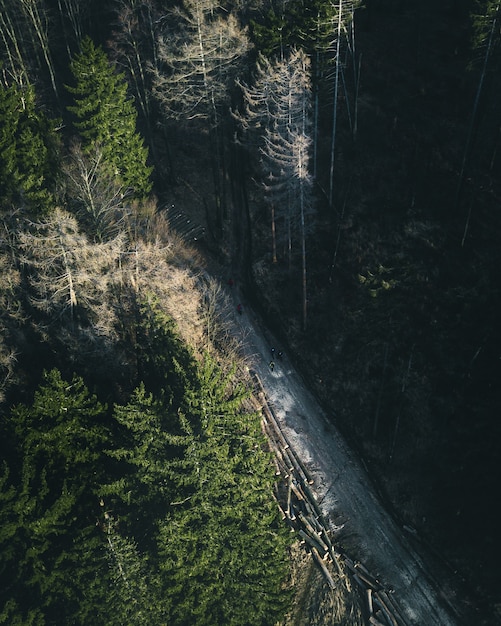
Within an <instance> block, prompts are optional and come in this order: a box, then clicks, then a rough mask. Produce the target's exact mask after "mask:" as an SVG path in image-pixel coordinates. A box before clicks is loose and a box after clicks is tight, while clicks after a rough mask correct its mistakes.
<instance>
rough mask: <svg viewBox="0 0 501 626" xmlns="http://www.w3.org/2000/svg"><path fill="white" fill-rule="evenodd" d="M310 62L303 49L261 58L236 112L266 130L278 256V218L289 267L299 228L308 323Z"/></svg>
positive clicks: (267, 181) (264, 149) (267, 183)
mask: <svg viewBox="0 0 501 626" xmlns="http://www.w3.org/2000/svg"><path fill="white" fill-rule="evenodd" d="M309 72H310V61H309V58H308V57H307V56H306V54H305V53H304V52H303V51H302V50H295V49H293V50H291V52H290V53H289V55H288V56H286V57H284V58H282V59H275V61H273V62H271V61H268V60H266V59H264V58H262V57H261V58H260V59H259V62H258V65H257V69H256V75H255V80H254V84H253V85H252V86H251V87H249V86H246V85H244V84H242V85H241V88H242V91H243V96H244V101H245V109H244V112H243V113H242V114H241V115H238V114H237V118H238V119H240V121H241V123H242V124H243V126H244V128H247V129H249V128H254V129H255V130H258V131H262V143H261V147H260V152H261V156H262V167H263V182H264V188H265V191H266V194H267V198H268V200H269V202H270V204H271V207H272V246H273V258H274V259H275V254H276V244H275V230H276V229H275V217H277V219H278V218H281V219H282V220H283V223H284V225H285V229H284V230H285V232H286V241H287V250H288V257H289V266H290V264H291V258H292V242H293V236H294V233H298V235H299V236H298V238H299V241H300V247H301V259H302V281H301V282H302V292H303V297H302V311H303V315H302V317H303V326H306V319H307V291H306V236H307V234H308V225H309V224H308V222H309V220H308V216H309V215H311V208H312V187H313V179H312V176H311V174H310V171H309V159H310V151H311V121H310V109H311V81H310V75H309Z"/></svg>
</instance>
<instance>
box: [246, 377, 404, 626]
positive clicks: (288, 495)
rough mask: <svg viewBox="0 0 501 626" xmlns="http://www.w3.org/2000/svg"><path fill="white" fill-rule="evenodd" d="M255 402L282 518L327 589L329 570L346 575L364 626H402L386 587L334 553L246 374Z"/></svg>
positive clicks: (299, 473)
mask: <svg viewBox="0 0 501 626" xmlns="http://www.w3.org/2000/svg"><path fill="white" fill-rule="evenodd" d="M250 374H251V377H252V380H253V382H254V385H255V397H256V399H257V401H258V406H259V409H260V410H261V413H262V428H263V432H264V433H265V435H266V437H267V439H268V442H269V446H270V449H271V451H272V453H273V456H274V463H275V468H276V475H277V482H276V483H275V496H276V499H277V503H278V507H279V510H280V513H281V515H282V519H283V520H284V521H285V523H287V524H288V525H289V527H290V528H291V531H292V532H296V533H297V534H298V536H299V537H300V538H301V542H302V543H303V544H304V545H305V546H306V548H307V549H308V551H309V552H310V554H311V555H312V558H313V559H314V561H315V563H316V564H317V565H318V567H319V568H320V570H321V572H322V574H323V575H324V577H325V580H326V582H327V584H328V585H329V587H330V588H331V589H334V588H335V587H336V581H335V579H334V577H333V574H332V570H334V571H335V572H337V574H338V577H339V578H344V577H345V576H350V578H351V579H352V580H353V581H354V582H356V584H357V585H358V586H359V587H360V589H361V592H362V595H363V596H364V597H365V611H366V619H367V624H370V625H371V626H406V622H405V620H404V619H403V617H402V615H401V614H400V612H399V610H398V607H397V606H396V603H395V602H394V600H393V599H392V597H391V596H390V593H389V591H388V590H387V589H385V587H384V585H383V584H382V583H381V582H380V581H379V580H378V579H377V578H376V577H375V576H373V575H372V574H371V573H370V572H369V571H368V570H367V568H365V567H364V566H363V565H362V564H361V563H358V562H354V561H353V560H352V559H350V558H349V557H348V556H347V555H346V554H345V553H344V552H342V551H341V550H339V549H338V550H336V549H335V548H334V545H333V543H332V541H331V539H330V536H329V527H328V524H327V521H326V520H325V518H324V516H323V514H322V511H321V509H320V507H319V505H318V503H317V501H316V498H315V495H314V493H313V491H312V485H313V482H314V481H313V479H312V478H311V475H310V474H309V472H308V470H307V469H306V468H305V467H304V465H303V464H302V462H301V460H300V459H299V458H298V457H297V455H296V454H295V452H294V450H293V449H292V448H291V447H290V445H289V442H288V441H287V438H286V437H285V434H284V432H283V430H282V428H281V426H280V423H279V421H278V419H277V417H276V415H275V412H274V410H273V407H272V406H271V404H270V403H269V401H268V399H267V397H266V393H265V391H264V388H263V385H262V383H261V380H260V378H259V376H258V375H257V373H256V372H254V371H251V372H250Z"/></svg>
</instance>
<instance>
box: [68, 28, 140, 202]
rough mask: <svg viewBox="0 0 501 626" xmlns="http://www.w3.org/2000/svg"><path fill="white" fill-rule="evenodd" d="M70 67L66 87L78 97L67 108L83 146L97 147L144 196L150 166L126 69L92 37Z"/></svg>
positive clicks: (129, 186) (126, 183)
mask: <svg viewBox="0 0 501 626" xmlns="http://www.w3.org/2000/svg"><path fill="white" fill-rule="evenodd" d="M70 67H71V71H72V74H73V77H74V81H75V84H74V85H73V86H68V87H67V89H68V91H69V92H70V93H71V94H72V95H73V100H74V104H72V105H70V106H69V107H68V110H69V111H70V112H71V113H73V115H74V116H75V122H74V126H75V128H76V130H77V131H78V133H79V135H80V137H81V139H82V145H83V147H84V150H89V151H90V152H95V151H96V148H99V150H101V152H102V154H103V157H104V160H105V162H106V163H107V164H108V166H109V168H110V171H111V172H112V173H113V174H114V175H115V176H116V177H117V178H118V179H119V180H120V181H121V182H122V184H123V186H124V187H125V188H127V189H128V190H129V192H130V193H131V194H132V195H134V196H136V197H140V198H141V197H144V196H146V195H147V194H148V193H149V192H150V190H151V181H150V176H151V173H152V168H151V167H149V166H148V165H147V157H148V150H147V148H146V147H145V146H144V142H143V139H142V137H141V136H140V134H139V133H138V131H137V129H136V120H137V111H136V110H135V108H134V104H133V102H132V100H131V99H130V98H128V97H127V83H126V82H125V79H124V75H123V74H117V73H116V72H115V70H114V68H113V67H112V65H111V64H110V63H109V61H108V59H107V57H106V54H105V53H104V51H103V50H102V49H101V48H99V47H96V46H95V45H94V43H93V42H92V40H91V39H90V38H88V37H86V38H85V39H83V41H82V43H81V52H80V54H78V55H77V56H75V58H74V59H73V60H72V62H71V65H70Z"/></svg>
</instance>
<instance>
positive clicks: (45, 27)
mask: <svg viewBox="0 0 501 626" xmlns="http://www.w3.org/2000/svg"><path fill="white" fill-rule="evenodd" d="M20 4H21V8H22V10H23V13H24V15H25V16H26V18H27V24H28V25H29V27H30V28H31V30H32V32H33V34H34V35H35V38H34V45H33V47H34V49H35V50H36V49H37V48H38V47H39V50H40V52H41V54H42V57H43V59H44V62H45V65H46V67H47V70H48V71H49V76H50V82H51V85H52V90H53V92H54V95H55V97H56V100H57V101H58V102H59V93H58V89H57V85H56V72H55V69H54V62H53V59H52V53H51V50H50V46H49V32H48V31H49V20H48V14H49V11H48V8H47V7H46V6H42V4H43V0H20ZM37 41H38V45H37V43H36V42H37Z"/></svg>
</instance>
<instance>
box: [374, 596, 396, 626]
mask: <svg viewBox="0 0 501 626" xmlns="http://www.w3.org/2000/svg"><path fill="white" fill-rule="evenodd" d="M374 606H378V607H379V608H380V609H381V612H382V614H383V615H384V616H385V618H386V620H387V622H388V624H390V625H391V626H398V622H397V620H396V619H395V618H394V617H393V615H392V614H391V611H390V610H389V608H388V607H387V606H386V605H385V603H384V602H383V601H382V600H381V598H380V597H379V595H378V594H374Z"/></svg>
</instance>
